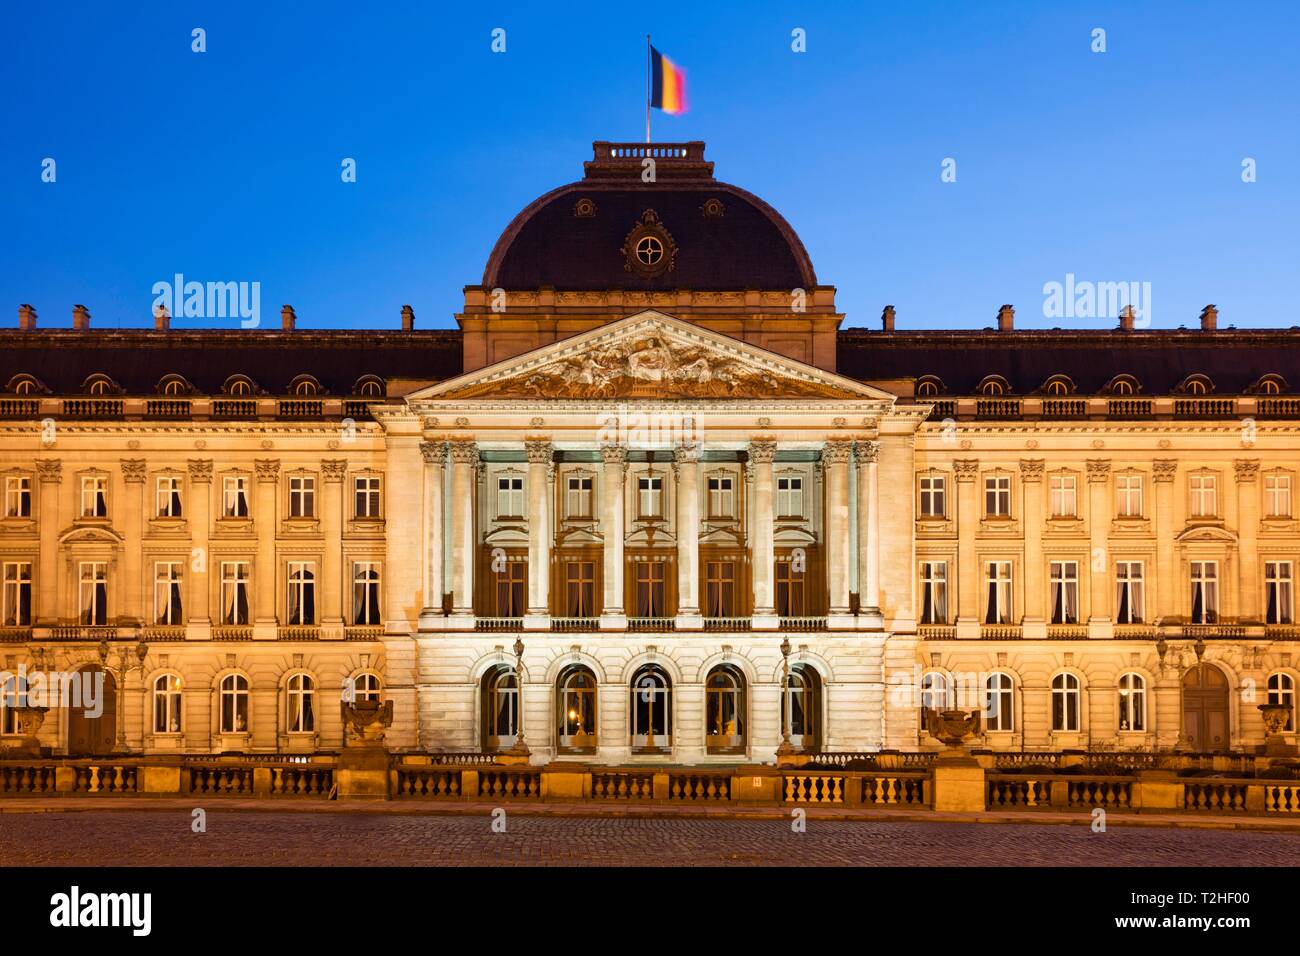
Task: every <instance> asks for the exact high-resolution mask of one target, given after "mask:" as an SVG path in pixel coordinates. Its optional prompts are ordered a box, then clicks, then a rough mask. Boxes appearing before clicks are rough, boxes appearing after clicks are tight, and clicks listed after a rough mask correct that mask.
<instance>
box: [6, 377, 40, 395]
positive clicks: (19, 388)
mask: <svg viewBox="0 0 1300 956" xmlns="http://www.w3.org/2000/svg"><path fill="white" fill-rule="evenodd" d="M8 391H10V392H13V393H14V394H15V395H36V394H38V393H40V392H43V391H45V387H44V386H43V385H41V383H40V382H38V381H37V380H36V379H35V378H33V377H32V376H30V375H15V376H14V377H13V378H11V379H10V380H9V386H8Z"/></svg>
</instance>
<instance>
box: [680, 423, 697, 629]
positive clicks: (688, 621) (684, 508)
mask: <svg viewBox="0 0 1300 956" xmlns="http://www.w3.org/2000/svg"><path fill="white" fill-rule="evenodd" d="M673 475H674V476H675V478H676V483H677V488H676V491H677V627H678V629H680V630H692V629H698V628H701V627H703V626H704V617H703V615H702V614H701V612H700V446H699V443H698V442H692V443H690V444H683V445H678V446H677V447H676V448H674V449H673Z"/></svg>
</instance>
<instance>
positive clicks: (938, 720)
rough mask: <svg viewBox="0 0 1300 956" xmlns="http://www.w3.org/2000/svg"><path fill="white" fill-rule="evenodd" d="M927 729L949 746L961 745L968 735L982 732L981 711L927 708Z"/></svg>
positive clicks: (930, 733)
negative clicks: (967, 711) (968, 711)
mask: <svg viewBox="0 0 1300 956" xmlns="http://www.w3.org/2000/svg"><path fill="white" fill-rule="evenodd" d="M925 730H926V732H927V733H928V734H929V735H930V736H931V737H933V738H934V739H935V740H938V741H939V742H941V743H944V744H947V745H948V746H949V747H960V746H961V745H962V743H963V742H964V741H965V740H966V738H967V737H973V736H975V735H976V734H978V733H979V732H980V712H979V711H978V710H972V711H971V712H970V713H969V714H967V713H966V712H965V711H964V710H935V709H932V708H929V707H927V708H926V709H925Z"/></svg>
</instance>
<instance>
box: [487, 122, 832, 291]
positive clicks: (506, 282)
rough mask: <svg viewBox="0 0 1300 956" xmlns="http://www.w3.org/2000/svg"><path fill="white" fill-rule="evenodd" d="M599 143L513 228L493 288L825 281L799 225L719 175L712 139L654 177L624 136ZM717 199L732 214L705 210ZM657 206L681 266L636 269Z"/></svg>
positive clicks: (495, 253)
mask: <svg viewBox="0 0 1300 956" xmlns="http://www.w3.org/2000/svg"><path fill="white" fill-rule="evenodd" d="M594 146H595V149H596V157H597V159H596V161H595V162H591V163H587V164H586V178H584V179H582V180H580V181H578V182H574V183H570V184H568V185H567V186H561V187H560V188H558V189H555V190H552V191H551V192H549V193H547V194H546V195H544V196H542V197H541V198H540V199H537V200H535V201H534V202H533V203H531V204H530V205H529V206H528V207H527V208H525V209H524V210H523V212H521V213H519V215H517V216H516V217H515V218H514V220H513V221H512V222H511V223H510V225H509V226H507V227H506V230H505V232H503V233H502V234H501V237H500V238H499V239H498V240H497V243H496V246H495V247H494V248H493V250H492V255H491V256H490V257H489V259H488V263H487V268H486V269H484V271H483V286H484V287H485V288H488V289H493V288H502V289H505V290H507V291H518V290H532V289H539V288H542V287H543V286H549V287H551V288H554V289H560V290H572V291H580V292H581V291H604V290H609V289H628V290H637V291H670V290H674V289H698V290H703V291H719V290H744V289H759V290H764V289H766V290H776V289H779V290H781V291H785V292H788V291H789V290H790V289H793V288H803V289H811V288H813V287H814V286H816V285H817V276H816V273H815V272H814V271H813V267H812V262H811V260H810V259H809V258H808V253H807V251H806V250H805V249H804V246H803V243H802V242H801V241H800V240H799V237H798V236H797V235H796V234H795V231H794V230H793V229H792V228H791V227H790V224H789V223H788V222H786V221H785V219H784V218H782V216H781V214H780V213H778V212H777V211H776V210H775V209H773V208H772V207H771V206H769V205H768V204H767V203H765V202H763V200H761V199H759V198H758V197H757V196H754V195H752V194H750V193H748V192H746V191H745V190H743V189H740V188H738V187H736V186H731V185H728V184H727V183H722V182H718V181H716V180H714V179H713V175H712V168H713V167H712V164H711V163H705V162H703V156H704V144H703V143H691V144H682V145H681V147H680V150H681V152H682V156H681V157H680V158H678V157H676V156H666V157H660V158H659V159H658V160H657V161H658V163H659V165H658V167H657V176H656V181H655V182H652V183H646V182H642V181H641V171H642V167H641V161H642V160H641V159H640V158H637V157H635V156H633V157H627V158H623V159H611V158H610V156H609V153H610V147H611V146H613V147H618V144H609V143H596V144H594ZM623 148H624V149H625V150H629V151H630V150H634V149H635V150H638V151H639V148H638V147H631V146H628V147H623ZM653 148H657V149H664V150H667V149H673V148H674V147H653ZM688 150H689V153H690V155H689V157H688V156H687V155H686V154H687V151H688ZM584 198H585V199H590V200H592V201H593V202H594V203H595V212H594V215H589V216H579V215H577V213H576V208H575V207H576V205H577V203H578V202H579V200H581V199H584ZM709 199H718V200H721V202H722V206H723V212H722V215H720V216H706V215H705V213H704V204H705V202H706V201H707V200H709ZM648 209H651V210H654V212H655V213H656V215H657V216H658V217H659V220H660V223H661V224H662V226H663V228H664V229H666V230H667V232H668V234H669V236H671V238H672V240H673V242H674V243H676V246H677V256H676V260H675V265H674V267H673V268H672V269H671V270H670V271H667V272H665V273H663V274H662V275H659V276H654V277H643V276H639V275H637V274H635V273H633V272H630V271H628V269H627V268H626V260H625V258H624V255H623V252H622V249H623V244H624V240H625V239H626V238H627V235H628V233H629V232H631V231H632V229H633V228H634V227H635V226H636V225H637V224H638V223H639V222H640V221H641V217H642V215H643V214H644V213H645V212H646V210H648Z"/></svg>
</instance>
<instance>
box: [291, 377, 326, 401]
mask: <svg viewBox="0 0 1300 956" xmlns="http://www.w3.org/2000/svg"><path fill="white" fill-rule="evenodd" d="M289 392H290V394H292V395H294V396H296V397H298V398H311V397H313V396H315V395H319V394H320V385H318V384H317V383H316V380H315V379H314V378H312V377H311V376H310V375H299V376H298V377H297V378H295V379H294V380H293V382H292V383H290V385H289Z"/></svg>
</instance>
